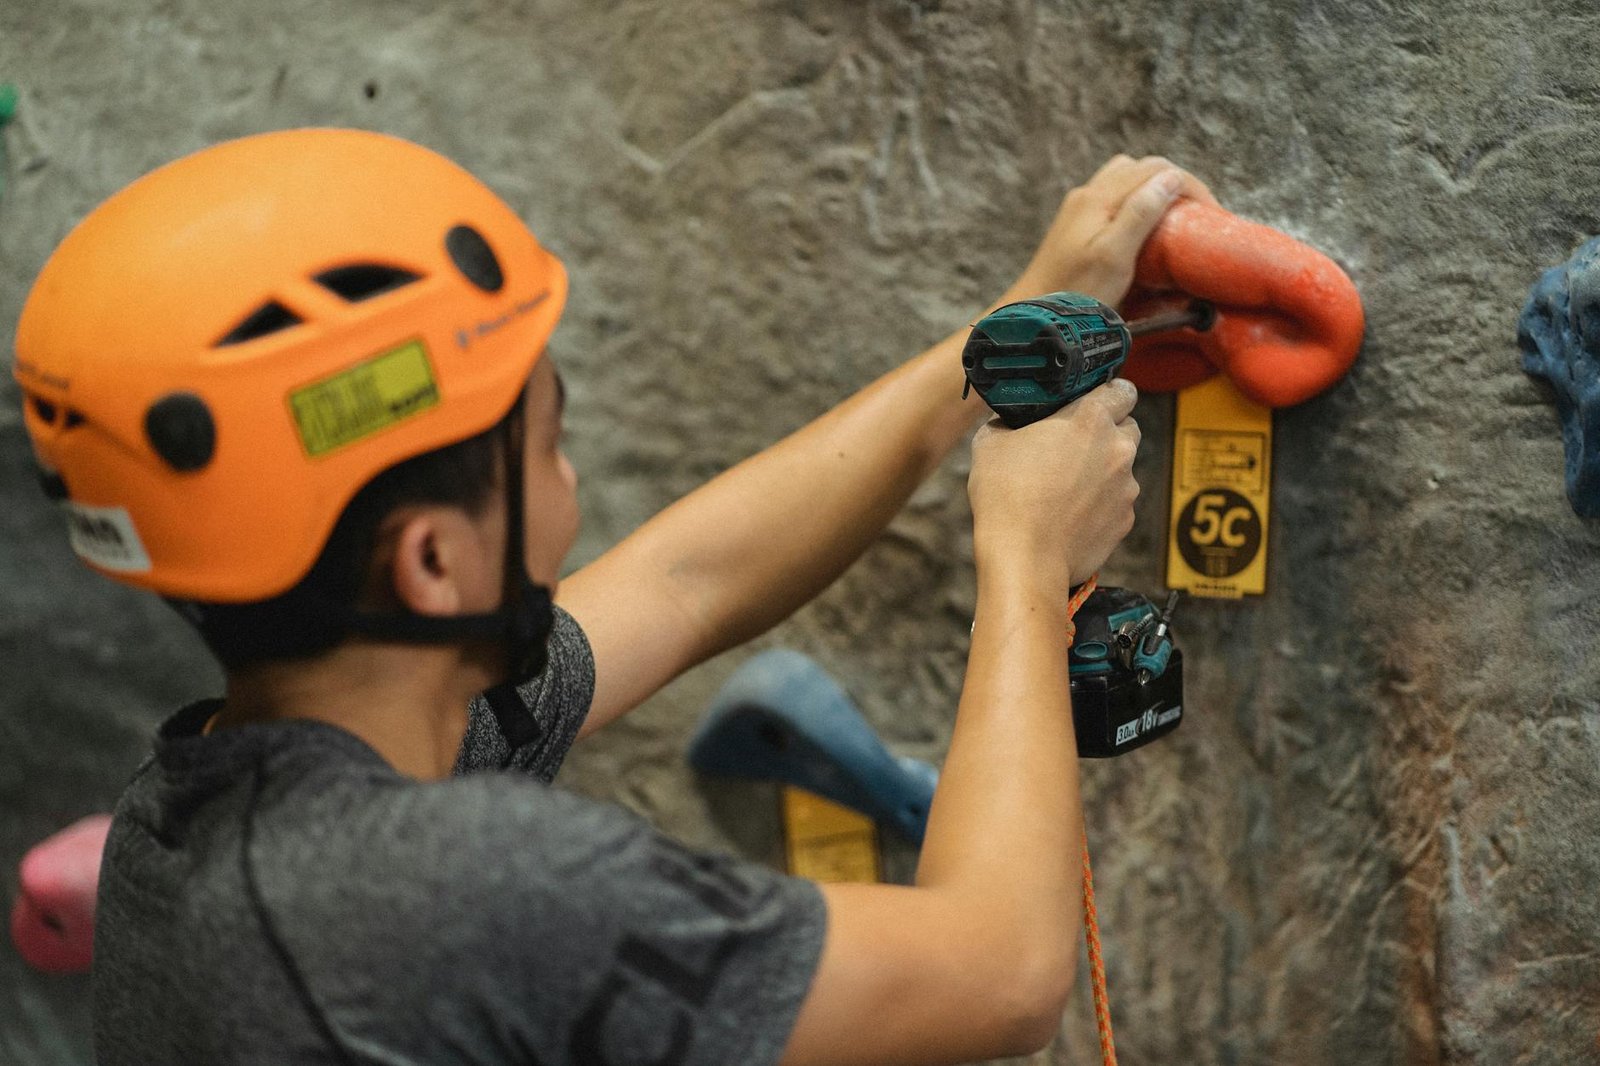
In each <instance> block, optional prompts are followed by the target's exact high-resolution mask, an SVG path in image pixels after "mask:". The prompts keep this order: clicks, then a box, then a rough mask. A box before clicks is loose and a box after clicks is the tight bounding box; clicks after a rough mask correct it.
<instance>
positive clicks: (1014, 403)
mask: <svg viewBox="0 0 1600 1066" xmlns="http://www.w3.org/2000/svg"><path fill="white" fill-rule="evenodd" d="M1132 343H1133V338H1132V336H1131V334H1130V333H1129V332H1128V327H1127V325H1126V324H1124V323H1123V321H1122V316H1121V315H1119V314H1117V312H1116V311H1115V310H1113V309H1112V308H1110V307H1108V306H1106V305H1105V304H1103V303H1101V302H1100V301H1099V300H1096V299H1094V298H1093V297H1091V296H1082V295H1079V294H1078V293H1075V292H1056V293H1051V294H1050V295H1049V296H1041V297H1039V298H1038V299H1037V300H1022V301H1019V302H1017V303H1013V304H1006V305H1005V306H1004V307H1001V308H997V309H996V310H994V311H993V312H991V313H990V314H988V315H985V316H984V318H983V320H982V321H980V322H979V323H978V324H977V325H976V326H974V327H973V329H972V335H971V336H969V337H968V338H967V344H966V347H965V348H963V349H962V352H961V366H962V369H964V370H965V371H966V375H967V387H968V388H974V389H977V390H978V395H979V396H982V397H983V401H984V403H987V404H988V405H989V406H990V407H991V408H993V410H994V413H995V414H997V415H999V416H1000V420H1001V421H1002V422H1004V423H1005V424H1006V425H1008V426H1010V427H1011V428H1012V429H1020V428H1021V427H1023V426H1025V425H1027V424H1028V423H1030V422H1037V421H1038V420H1039V419H1041V418H1045V417H1048V416H1049V415H1052V414H1054V413H1055V412H1057V411H1059V410H1060V409H1061V408H1063V407H1065V406H1066V405H1067V404H1069V403H1071V402H1072V401H1073V400H1076V399H1077V398H1078V397H1079V396H1082V395H1083V394H1084V393H1086V392H1088V391H1089V390H1090V389H1093V388H1095V387H1096V386H1098V385H1103V384H1105V383H1106V382H1107V381H1110V380H1111V379H1112V377H1114V376H1115V375H1116V372H1117V370H1118V369H1120V368H1121V366H1122V364H1123V363H1125V362H1127V359H1128V349H1129V346H1130V345H1131V344H1132Z"/></svg>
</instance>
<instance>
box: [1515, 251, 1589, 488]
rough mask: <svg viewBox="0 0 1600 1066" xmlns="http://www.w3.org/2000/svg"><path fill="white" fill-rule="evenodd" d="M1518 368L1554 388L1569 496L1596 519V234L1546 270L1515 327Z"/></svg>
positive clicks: (1530, 293)
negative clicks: (1519, 360)
mask: <svg viewBox="0 0 1600 1066" xmlns="http://www.w3.org/2000/svg"><path fill="white" fill-rule="evenodd" d="M1517 346H1518V347H1519V348H1521V349H1522V369H1523V370H1526V371H1527V372H1528V373H1529V374H1532V375H1534V376H1535V377H1539V378H1543V379H1544V380H1545V381H1547V382H1549V383H1550V387H1551V388H1552V389H1553V390H1555V397H1556V413H1557V414H1558V415H1559V416H1560V418H1561V437H1562V442H1563V444H1564V445H1565V447H1566V456H1567V499H1568V500H1569V501H1571V503H1572V509H1573V510H1574V511H1576V512H1577V513H1578V514H1579V515H1581V516H1582V517H1584V518H1595V517H1600V237H1594V238H1591V239H1590V240H1588V241H1585V242H1584V243H1583V244H1581V245H1579V246H1578V250H1577V251H1575V252H1573V253H1572V258H1571V259H1569V260H1567V261H1566V262H1565V263H1563V264H1561V265H1560V266H1558V267H1553V268H1551V269H1550V270H1547V271H1545V272H1544V275H1543V276H1542V277H1540V278H1539V280H1538V281H1537V282H1536V283H1535V284H1534V286H1533V289H1532V290H1531V291H1530V292H1529V293H1528V303H1527V306H1526V307H1524V308H1523V309H1522V317H1521V319H1519V320H1518V323H1517Z"/></svg>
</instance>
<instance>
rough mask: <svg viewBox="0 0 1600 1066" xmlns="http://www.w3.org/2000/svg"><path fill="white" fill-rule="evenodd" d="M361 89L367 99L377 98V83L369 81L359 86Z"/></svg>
mask: <svg viewBox="0 0 1600 1066" xmlns="http://www.w3.org/2000/svg"><path fill="white" fill-rule="evenodd" d="M361 91H362V93H363V94H364V95H365V96H366V98H367V99H368V100H376V99H377V98H378V83H377V82H375V81H369V82H367V83H366V84H365V85H363V86H362V87H361Z"/></svg>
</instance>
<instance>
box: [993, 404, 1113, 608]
mask: <svg viewBox="0 0 1600 1066" xmlns="http://www.w3.org/2000/svg"><path fill="white" fill-rule="evenodd" d="M1138 398H1139V393H1138V390H1137V389H1135V388H1134V387H1133V385H1132V383H1131V382H1128V381H1125V380H1123V379H1121V378H1118V379H1115V380H1112V381H1110V382H1107V383H1106V384H1104V385H1102V386H1100V387H1099V388H1097V389H1095V390H1094V391H1093V392H1091V393H1089V394H1087V395H1086V396H1083V397H1081V398H1079V399H1078V400H1076V401H1074V402H1073V403H1070V404H1068V405H1067V406H1066V407H1063V408H1062V409H1061V410H1059V411H1057V412H1056V413H1055V414H1053V415H1051V416H1050V417H1049V418H1045V419H1041V420H1039V421H1038V422H1035V423H1033V424H1032V425H1028V426H1024V427H1022V428H1021V429H1007V428H1006V427H1005V426H1004V425H1002V424H1001V423H1000V421H999V420H998V419H994V420H991V421H990V422H989V423H988V424H987V425H985V426H983V427H981V428H980V429H979V430H978V433H977V436H975V437H974V438H973V440H972V473H971V476H970V477H969V478H968V479H967V495H968V497H969V498H970V499H971V501H972V529H973V550H974V555H975V556H976V559H977V564H978V571H979V574H980V576H981V575H983V574H991V575H993V574H996V573H1005V572H1008V571H1014V572H1016V573H1018V574H1019V575H1026V576H1029V579H1030V580H1034V581H1036V582H1044V583H1045V584H1044V586H1043V587H1046V588H1050V589H1053V590H1057V591H1059V592H1060V594H1061V595H1062V597H1063V602H1065V597H1066V595H1067V590H1068V589H1070V588H1071V587H1072V586H1074V585H1078V584H1080V583H1082V582H1083V581H1085V580H1087V579H1088V578H1089V577H1090V576H1091V575H1092V574H1094V572H1095V571H1096V570H1098V569H1099V568H1100V565H1101V564H1102V563H1104V562H1105V561H1106V557H1107V556H1109V555H1110V554H1111V551H1112V549H1114V548H1115V547H1116V546H1117V545H1118V544H1119V543H1121V541H1122V538H1123V537H1125V536H1127V535H1128V531H1129V530H1131V529H1132V528H1133V501H1134V500H1135V499H1136V498H1137V497H1138V495H1139V484H1138V482H1136V481H1134V479H1133V457H1134V454H1135V452H1137V451H1138V448H1139V424H1138V423H1137V422H1135V421H1134V420H1133V418H1132V412H1133V405H1134V402H1135V401H1136V400H1137V399H1138Z"/></svg>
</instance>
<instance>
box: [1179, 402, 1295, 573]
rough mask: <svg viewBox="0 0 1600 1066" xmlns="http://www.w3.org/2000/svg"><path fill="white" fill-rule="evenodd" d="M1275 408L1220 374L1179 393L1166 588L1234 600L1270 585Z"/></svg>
mask: <svg viewBox="0 0 1600 1066" xmlns="http://www.w3.org/2000/svg"><path fill="white" fill-rule="evenodd" d="M1271 503H1272V409H1271V408H1268V407H1263V406H1261V405H1260V404H1258V403H1256V402H1255V401H1254V400H1250V399H1248V398H1246V397H1245V396H1243V395H1242V394H1241V393H1240V392H1239V390H1238V389H1237V388H1235V387H1234V385H1233V382H1231V381H1229V380H1228V379H1227V378H1226V377H1224V376H1223V375H1221V374H1218V375H1216V376H1215V377H1212V378H1209V379H1208V380H1206V381H1203V382H1201V383H1200V384H1198V385H1192V386H1190V387H1189V388H1187V389H1184V390H1183V391H1182V392H1180V393H1178V417H1177V424H1176V426H1175V428H1174V430H1173V434H1172V510H1171V512H1170V513H1171V517H1170V519H1169V526H1168V529H1169V533H1170V535H1169V537H1168V540H1167V587H1168V588H1174V589H1186V590H1187V591H1188V592H1189V594H1190V595H1191V596H1210V597H1215V598H1219V599H1238V598H1239V597H1241V596H1247V595H1260V594H1261V593H1263V592H1265V591H1266V590H1267V519H1268V516H1269V513H1270V511H1271Z"/></svg>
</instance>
